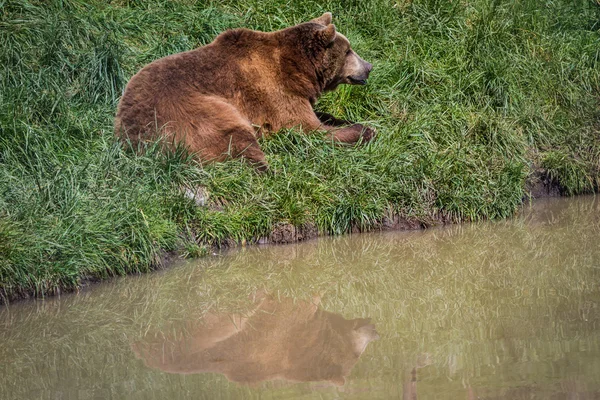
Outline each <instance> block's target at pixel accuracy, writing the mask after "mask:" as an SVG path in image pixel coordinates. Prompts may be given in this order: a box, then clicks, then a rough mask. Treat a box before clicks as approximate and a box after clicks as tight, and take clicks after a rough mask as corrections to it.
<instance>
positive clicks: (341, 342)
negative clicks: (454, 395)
mask: <svg viewBox="0 0 600 400" xmlns="http://www.w3.org/2000/svg"><path fill="white" fill-rule="evenodd" d="M317 302H318V300H315V301H314V302H312V303H311V302H304V301H297V302H294V301H293V300H292V299H283V300H281V301H275V300H274V299H273V298H271V297H269V296H261V298H259V300H258V302H257V305H256V308H255V309H254V310H253V312H251V313H250V314H249V315H246V316H240V315H223V314H221V315H218V314H217V315H215V314H209V315H207V316H205V317H204V318H203V320H202V321H195V322H191V323H189V324H187V325H186V326H185V327H184V328H183V329H176V330H173V329H169V334H168V335H167V336H163V335H154V337H152V336H148V337H146V338H145V339H144V340H143V341H140V342H137V343H135V344H133V345H132V348H133V350H134V351H135V353H136V354H137V356H138V357H139V358H141V359H143V360H144V362H145V363H146V365H148V366H150V367H153V368H158V369H161V370H163V371H167V372H171V373H180V374H191V373H200V372H218V373H221V374H224V375H225V376H226V377H227V378H228V379H229V380H231V381H234V382H243V383H257V382H261V381H265V380H273V379H285V380H288V381H294V382H309V381H330V382H332V383H334V384H337V385H342V384H343V383H344V382H345V377H346V376H347V375H348V374H349V373H350V371H351V369H352V367H354V365H355V364H356V362H357V361H358V358H359V357H360V355H361V354H362V352H363V351H364V350H365V348H366V347H367V345H368V344H369V342H371V341H373V340H377V339H378V338H379V335H378V334H377V332H376V331H375V327H374V326H373V325H372V324H370V323H369V319H363V318H358V319H352V320H347V319H344V318H343V317H342V316H340V315H337V314H333V313H330V312H327V311H323V310H320V309H319V307H318V305H317Z"/></svg>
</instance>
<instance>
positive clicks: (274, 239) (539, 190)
mask: <svg viewBox="0 0 600 400" xmlns="http://www.w3.org/2000/svg"><path fill="white" fill-rule="evenodd" d="M534 175H535V176H534ZM540 176H541V175H540V174H539V173H536V174H532V175H531V176H530V178H529V179H528V180H527V190H526V192H527V193H529V195H528V196H525V197H524V198H523V202H522V204H521V207H522V206H524V205H525V204H526V201H527V199H531V200H533V201H535V200H537V199H544V198H557V197H575V196H565V195H562V194H561V190H560V186H559V185H558V184H557V183H556V182H553V181H551V180H548V179H544V178H540ZM585 195H588V194H581V195H577V196H585ZM507 218H511V217H507ZM470 222H472V221H468V220H463V221H452V220H451V219H448V218H443V217H442V216H439V218H437V219H432V220H430V221H427V222H425V221H420V220H418V219H416V218H412V219H411V218H405V217H401V216H399V215H397V214H396V215H386V216H384V217H382V219H381V222H380V223H379V225H377V226H375V227H373V228H372V229H368V230H361V229H360V228H359V227H358V226H356V225H353V228H352V230H351V231H350V232H346V233H342V234H340V235H346V234H361V233H368V232H377V231H379V232H393V231H415V230H424V229H429V228H432V227H435V226H444V225H450V224H465V223H470ZM340 235H331V234H327V233H324V232H319V230H318V229H317V228H316V227H315V226H314V224H307V225H303V226H294V225H292V224H285V223H280V224H278V225H276V226H275V227H274V229H273V230H272V231H271V233H270V235H269V236H266V237H262V238H258V239H255V240H251V241H243V242H242V243H240V242H236V241H234V240H232V239H225V240H224V241H223V242H222V243H221V245H220V246H213V247H212V248H211V249H210V250H209V252H211V251H212V250H216V249H218V248H226V249H230V248H235V247H240V246H256V245H285V244H292V243H299V242H304V241H308V240H316V239H318V238H321V237H327V236H340ZM182 254H183V248H182V247H180V248H177V249H175V250H172V251H164V250H163V251H161V254H160V259H159V261H157V262H155V263H153V264H152V265H151V266H150V268H149V270H148V271H147V272H134V273H128V274H125V275H113V276H110V277H109V278H107V279H100V278H83V279H82V280H81V282H80V284H79V286H78V287H76V288H60V287H59V288H57V290H56V292H54V293H51V294H45V295H43V296H36V295H35V292H33V291H24V292H20V293H15V294H14V295H13V296H6V295H5V293H2V295H0V307H2V306H5V307H9V306H10V304H12V303H15V302H17V303H18V302H22V301H28V300H45V299H46V298H54V297H57V296H58V297H60V295H61V294H73V293H79V292H81V291H85V290H87V289H88V288H91V287H94V286H96V285H100V284H103V283H105V282H108V281H110V280H111V279H115V278H119V277H125V276H129V275H141V274H149V273H155V272H156V271H160V270H165V269H168V268H171V267H172V266H173V265H174V264H176V263H177V262H178V261H181V260H184V259H199V258H202V257H207V254H202V255H200V256H198V257H188V258H186V257H182Z"/></svg>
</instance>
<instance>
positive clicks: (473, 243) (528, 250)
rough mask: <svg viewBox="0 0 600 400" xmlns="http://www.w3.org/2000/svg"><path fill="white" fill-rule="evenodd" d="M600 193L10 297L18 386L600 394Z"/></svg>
mask: <svg viewBox="0 0 600 400" xmlns="http://www.w3.org/2000/svg"><path fill="white" fill-rule="evenodd" d="M599 243H600V203H599V202H598V200H596V199H595V198H593V197H581V198H575V199H550V200H540V201H536V202H535V204H534V206H533V207H525V209H524V210H523V212H522V213H521V214H520V215H519V216H517V217H515V218H513V219H511V220H507V221H498V222H482V223H476V224H467V225H456V226H447V227H441V228H435V229H429V230H426V231H417V232H387V233H371V234H361V235H352V236H343V237H337V238H323V239H319V240H314V241H309V242H306V243H302V244H296V245H286V246H261V247H258V246H255V247H248V248H241V249H235V250H232V251H228V252H226V253H221V254H217V255H214V256H210V257H206V258H204V259H201V260H195V261H192V262H185V263H182V264H181V265H178V266H175V267H173V268H169V269H167V270H165V271H161V272H158V273H152V274H147V275H143V276H133V277H125V278H120V279H116V280H115V281H113V282H109V283H105V284H100V285H96V286H93V287H92V288H90V289H88V290H86V291H83V292H81V293H78V294H72V295H66V296H61V297H60V298H51V299H47V300H39V301H24V302H17V303H14V304H12V305H10V306H8V307H4V308H3V309H0V398H2V399H33V398H35V399H125V398H127V399H171V398H172V399H175V398H177V399H188V398H189V399H237V398H265V399H282V398H301V399H312V398H318V399H329V398H344V399H346V398H348V399H389V398H397V399H468V400H471V399H597V398H599V399H600V287H599V284H600V246H599Z"/></svg>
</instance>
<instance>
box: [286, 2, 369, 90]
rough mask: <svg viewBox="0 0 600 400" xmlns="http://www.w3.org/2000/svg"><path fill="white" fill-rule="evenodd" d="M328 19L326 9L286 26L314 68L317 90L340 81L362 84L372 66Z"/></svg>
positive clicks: (336, 84) (328, 14)
mask: <svg viewBox="0 0 600 400" xmlns="http://www.w3.org/2000/svg"><path fill="white" fill-rule="evenodd" d="M331 18H332V16H331V13H329V12H328V13H325V14H323V15H322V16H320V17H319V18H315V19H313V20H311V21H309V22H305V23H303V24H300V25H296V26H295V27H292V28H291V29H290V30H292V31H293V32H294V33H295V35H294V36H296V37H295V38H294V39H295V40H296V41H298V42H300V43H299V44H300V47H301V48H303V50H304V55H305V57H307V58H308V59H309V60H310V63H311V66H312V68H314V73H315V78H316V80H317V84H318V85H319V89H320V90H321V91H329V90H333V89H335V88H336V87H337V86H338V85H340V84H343V83H345V84H350V85H365V84H366V83H367V79H368V78H369V73H370V72H371V69H372V68H373V65H371V64H370V63H368V62H367V61H365V60H363V59H362V58H361V57H360V56H359V55H358V54H356V52H354V50H352V48H351V47H350V42H349V41H348V39H347V38H346V37H345V36H344V35H342V34H341V33H339V32H337V30H336V28H335V25H333V24H332V23H331Z"/></svg>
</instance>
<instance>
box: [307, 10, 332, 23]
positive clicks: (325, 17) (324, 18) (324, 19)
mask: <svg viewBox="0 0 600 400" xmlns="http://www.w3.org/2000/svg"><path fill="white" fill-rule="evenodd" d="M331 17H332V15H331V13H330V12H326V13H325V14H323V15H321V16H320V17H319V18H315V19H311V20H310V21H309V22H314V23H315V24H321V25H324V26H327V25H329V24H330V23H331Z"/></svg>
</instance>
